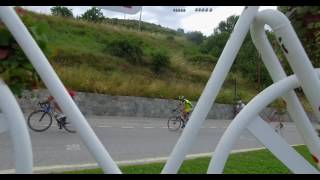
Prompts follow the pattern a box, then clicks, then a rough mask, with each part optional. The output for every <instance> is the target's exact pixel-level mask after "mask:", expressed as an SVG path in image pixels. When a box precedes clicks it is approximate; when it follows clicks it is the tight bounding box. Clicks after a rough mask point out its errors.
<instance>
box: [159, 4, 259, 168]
mask: <svg viewBox="0 0 320 180" xmlns="http://www.w3.org/2000/svg"><path fill="white" fill-rule="evenodd" d="M258 8H259V7H257V6H252V7H248V8H245V9H244V11H243V12H242V14H241V16H240V17H239V20H238V21H237V23H236V25H235V27H234V30H233V33H232V34H231V35H230V38H229V40H228V42H227V44H226V46H225V48H224V49H223V51H222V54H221V56H220V58H219V60H218V63H217V64H216V66H215V68H214V71H213V72H212V74H211V76H210V79H209V80H208V83H207V85H206V87H205V88H204V90H203V92H202V94H201V96H200V98H199V100H198V103H197V105H196V106H195V108H194V111H193V112H192V114H191V116H190V120H189V122H188V124H187V125H186V127H185V129H184V131H183V133H182V135H181V137H180V138H179V139H178V142H177V143H176V145H175V147H174V149H173V151H172V153H171V154H170V157H169V160H168V161H167V163H166V164H165V166H164V168H163V170H162V172H161V173H163V174H173V173H177V172H178V170H179V167H180V166H181V164H182V162H183V160H184V159H185V157H186V155H187V152H188V151H189V149H190V148H191V145H192V144H193V143H194V141H195V139H196V136H197V134H198V132H199V129H200V128H201V125H202V123H203V121H204V120H205V118H206V116H207V115H208V112H209V110H210V109H211V106H212V104H213V102H214V100H215V98H216V96H217V95H218V93H219V90H220V88H221V86H222V84H223V82H224V80H225V78H226V76H227V74H228V72H229V70H230V68H231V65H232V64H233V62H234V59H235V57H236V55H237V53H238V51H239V49H240V47H241V45H242V43H243V40H244V38H245V36H246V35H247V33H248V31H249V27H250V25H251V23H252V21H253V18H254V16H255V15H256V14H257V12H258Z"/></svg>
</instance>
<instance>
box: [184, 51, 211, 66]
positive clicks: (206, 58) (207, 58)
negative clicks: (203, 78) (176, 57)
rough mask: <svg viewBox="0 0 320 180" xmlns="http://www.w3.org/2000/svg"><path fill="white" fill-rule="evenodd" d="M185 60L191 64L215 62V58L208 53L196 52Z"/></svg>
mask: <svg viewBox="0 0 320 180" xmlns="http://www.w3.org/2000/svg"><path fill="white" fill-rule="evenodd" d="M187 60H188V61H189V62H191V63H193V64H199V65H215V64H216V63H217V58H215V57H213V56H211V55H208V54H200V53H199V54H196V55H192V56H190V57H189V58H187Z"/></svg>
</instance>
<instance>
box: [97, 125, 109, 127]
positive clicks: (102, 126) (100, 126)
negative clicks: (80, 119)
mask: <svg viewBox="0 0 320 180" xmlns="http://www.w3.org/2000/svg"><path fill="white" fill-rule="evenodd" d="M97 127H112V126H105V125H100V126H97Z"/></svg>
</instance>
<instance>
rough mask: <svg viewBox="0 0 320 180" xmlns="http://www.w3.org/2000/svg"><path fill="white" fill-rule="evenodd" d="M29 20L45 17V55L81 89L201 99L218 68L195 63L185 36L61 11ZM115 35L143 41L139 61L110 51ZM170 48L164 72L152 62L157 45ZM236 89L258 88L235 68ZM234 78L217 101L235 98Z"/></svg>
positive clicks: (250, 91)
mask: <svg viewBox="0 0 320 180" xmlns="http://www.w3.org/2000/svg"><path fill="white" fill-rule="evenodd" d="M23 21H25V23H26V24H31V25H32V24H33V23H41V24H43V25H44V27H46V28H45V29H46V35H47V37H48V40H49V41H48V48H49V53H47V57H48V58H49V61H50V63H51V64H52V65H53V67H54V69H55V70H56V72H57V74H58V75H59V77H60V78H61V80H62V81H63V83H64V84H65V85H66V86H67V87H70V88H73V89H75V90H78V91H87V92H97V93H104V94H110V95H127V96H144V97H158V98H175V97H177V96H179V95H185V96H186V97H188V98H190V99H191V100H197V99H198V98H199V96H200V94H201V92H202V90H203V88H204V86H205V84H206V82H207V80H208V78H209V76H210V74H211V72H212V70H213V68H214V64H205V65H203V64H195V63H191V62H190V61H187V60H186V59H187V58H188V57H187V55H186V54H188V53H189V52H192V51H194V50H195V49H197V48H198V47H197V46H196V45H195V44H193V43H192V42H190V41H188V40H187V39H186V38H185V37H184V36H181V35H179V36H175V35H173V34H169V35H168V33H164V34H162V33H155V32H147V31H142V32H140V31H137V30H134V29H128V28H126V27H123V26H115V25H112V24H108V23H103V24H94V23H90V22H86V21H81V20H74V19H66V18H63V17H56V16H49V15H42V14H41V15H40V14H36V13H32V12H28V13H27V14H25V15H24V16H23ZM116 39H130V41H131V40H135V41H140V42H142V44H141V48H142V50H143V57H142V61H141V62H140V63H131V62H130V61H128V59H125V58H121V57H117V56H114V55H112V53H110V51H108V44H110V42H112V41H114V40H116ZM155 50H163V51H166V52H167V54H168V56H169V57H170V62H171V63H170V65H169V66H167V67H165V68H164V69H163V71H162V72H161V73H155V72H154V71H152V68H151V56H150V54H152V52H153V51H155ZM231 76H236V77H237V81H238V85H237V88H238V89H237V92H238V94H239V95H240V96H241V97H242V98H243V99H245V100H246V101H248V100H249V99H251V98H252V97H253V96H254V95H255V94H257V93H258V92H257V90H256V89H255V84H254V83H253V82H251V81H248V80H246V78H245V76H243V75H241V74H234V75H231ZM233 94H234V91H233V83H232V81H231V80H228V81H226V82H225V84H224V86H223V91H222V92H221V93H220V94H219V96H218V99H217V102H223V103H232V102H233V98H234V96H233Z"/></svg>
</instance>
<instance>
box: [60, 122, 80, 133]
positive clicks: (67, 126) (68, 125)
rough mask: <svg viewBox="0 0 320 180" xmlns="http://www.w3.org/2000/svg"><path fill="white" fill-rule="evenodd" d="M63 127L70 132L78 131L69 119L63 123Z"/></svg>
mask: <svg viewBox="0 0 320 180" xmlns="http://www.w3.org/2000/svg"><path fill="white" fill-rule="evenodd" d="M62 127H63V128H64V129H65V130H66V131H68V132H69V133H76V132H77V131H76V127H74V126H73V125H72V123H71V122H70V121H69V120H67V119H66V120H65V122H64V124H62Z"/></svg>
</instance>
